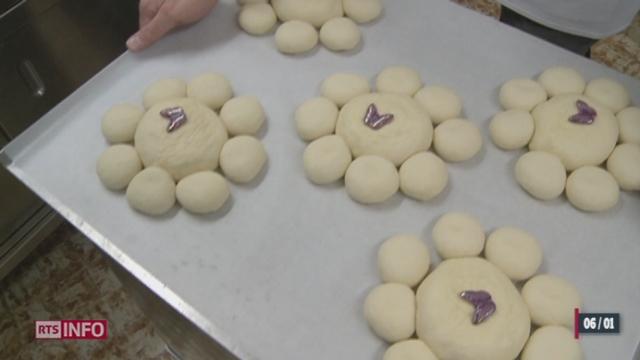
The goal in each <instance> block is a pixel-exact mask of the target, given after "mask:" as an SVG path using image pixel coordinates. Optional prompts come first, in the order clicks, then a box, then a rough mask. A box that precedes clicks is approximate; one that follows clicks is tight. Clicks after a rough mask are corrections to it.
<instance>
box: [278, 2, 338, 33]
mask: <svg viewBox="0 0 640 360" xmlns="http://www.w3.org/2000/svg"><path fill="white" fill-rule="evenodd" d="M271 5H272V6H273V9H274V10H275V11H276V14H277V15H278V18H279V19H280V20H282V21H283V22H285V21H290V20H300V21H304V22H307V23H310V24H311V25H313V26H315V27H317V28H319V27H321V26H322V24H324V23H326V22H327V21H329V19H333V18H335V17H341V16H342V14H343V12H342V1H341V0H272V1H271Z"/></svg>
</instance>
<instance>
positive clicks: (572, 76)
mask: <svg viewBox="0 0 640 360" xmlns="http://www.w3.org/2000/svg"><path fill="white" fill-rule="evenodd" d="M538 82H539V83H540V85H542V87H544V89H545V90H546V91H547V93H548V94H549V96H556V95H561V94H582V93H583V92H584V88H585V86H586V82H585V81H584V78H583V77H582V75H580V73H579V72H578V71H576V70H575V69H573V68H570V67H566V66H556V67H551V68H548V69H547V70H545V71H543V72H542V74H540V76H538Z"/></svg>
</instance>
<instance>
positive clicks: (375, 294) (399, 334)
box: [364, 283, 416, 343]
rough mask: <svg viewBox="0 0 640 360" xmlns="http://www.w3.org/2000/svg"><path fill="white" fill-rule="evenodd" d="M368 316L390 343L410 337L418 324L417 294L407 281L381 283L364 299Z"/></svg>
mask: <svg viewBox="0 0 640 360" xmlns="http://www.w3.org/2000/svg"><path fill="white" fill-rule="evenodd" d="M364 318H365V319H366V320H367V323H369V326H370V327H371V330H373V332H374V333H375V334H376V335H378V336H379V337H380V338H382V339H384V340H386V341H388V342H390V343H394V342H396V341H400V340H405V339H408V338H410V337H411V335H413V332H414V331H415V328H416V297H415V295H414V294H413V291H412V290H411V289H410V288H409V287H408V286H407V285H403V284H394V283H390V284H382V285H378V286H377V287H375V288H374V289H373V290H371V292H370V293H369V295H367V298H366V300H365V302H364Z"/></svg>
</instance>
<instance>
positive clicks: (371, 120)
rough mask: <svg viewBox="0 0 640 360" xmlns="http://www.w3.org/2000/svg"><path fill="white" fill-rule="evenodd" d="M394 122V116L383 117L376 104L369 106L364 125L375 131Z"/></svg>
mask: <svg viewBox="0 0 640 360" xmlns="http://www.w3.org/2000/svg"><path fill="white" fill-rule="evenodd" d="M392 121H393V114H384V115H381V114H380V113H378V108H377V107H376V105H375V104H371V105H369V107H368V108H367V113H366V115H365V116H364V123H365V124H366V125H367V126H368V127H370V128H372V129H373V130H379V129H382V128H383V127H384V126H385V125H387V124H389V123H390V122H392Z"/></svg>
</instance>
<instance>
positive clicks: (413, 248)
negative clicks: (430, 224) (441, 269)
mask: <svg viewBox="0 0 640 360" xmlns="http://www.w3.org/2000/svg"><path fill="white" fill-rule="evenodd" d="M430 263H431V258H430V256H429V248H427V245H425V244H424V243H423V242H422V241H421V240H420V239H418V238H417V237H415V236H413V235H396V236H394V237H392V238H390V239H387V240H386V241H385V242H383V243H382V245H380V248H379V249H378V270H379V271H380V275H381V277H382V281H384V282H386V283H400V284H405V285H407V286H409V287H414V286H416V285H418V284H419V283H420V281H422V279H424V276H425V275H427V271H428V270H429V265H430Z"/></svg>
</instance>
